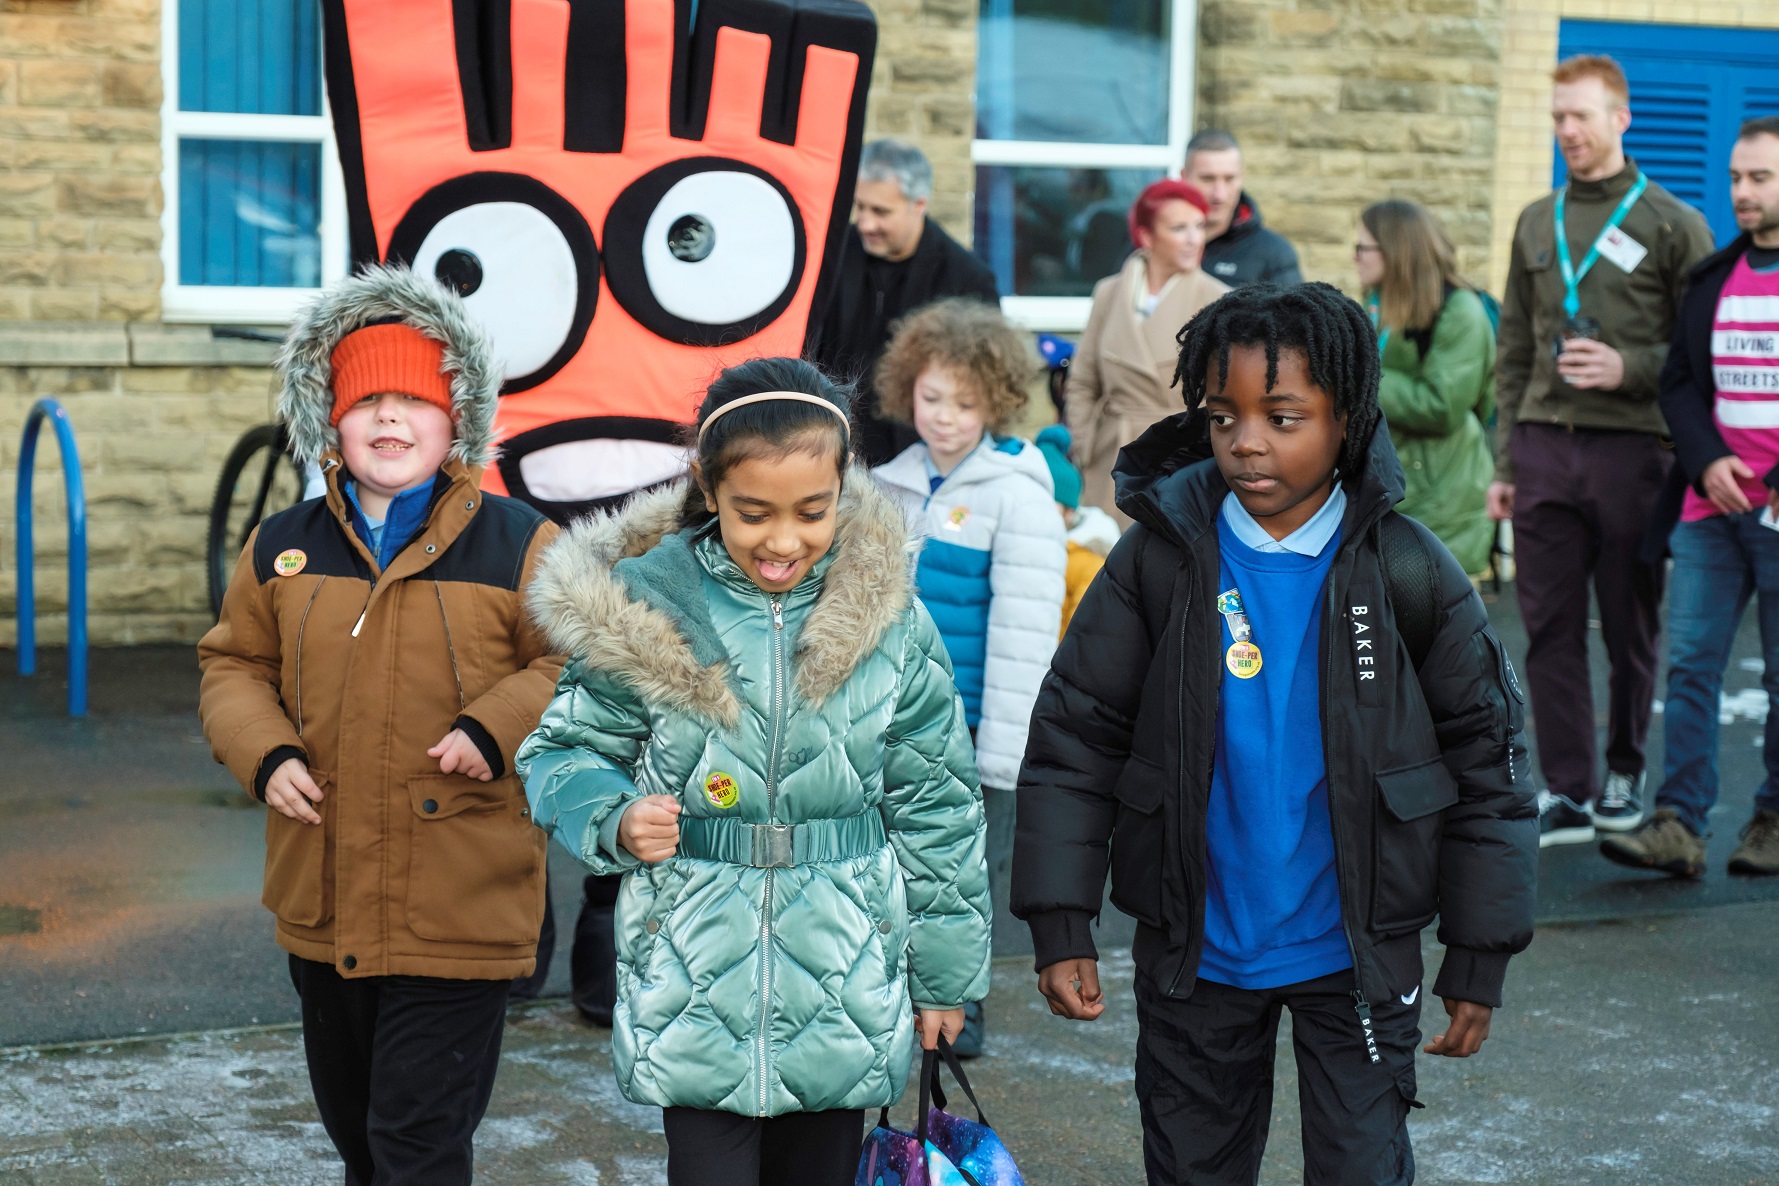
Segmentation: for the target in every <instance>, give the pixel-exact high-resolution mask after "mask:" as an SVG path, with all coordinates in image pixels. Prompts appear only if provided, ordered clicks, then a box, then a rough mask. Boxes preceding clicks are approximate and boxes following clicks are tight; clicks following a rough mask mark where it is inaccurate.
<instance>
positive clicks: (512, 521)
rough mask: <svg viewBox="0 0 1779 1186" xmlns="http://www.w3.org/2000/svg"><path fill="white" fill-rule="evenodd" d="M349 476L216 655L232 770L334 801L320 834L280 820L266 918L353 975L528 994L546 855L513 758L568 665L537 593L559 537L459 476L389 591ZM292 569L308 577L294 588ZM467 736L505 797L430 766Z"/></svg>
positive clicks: (256, 561) (285, 527)
mask: <svg viewBox="0 0 1779 1186" xmlns="http://www.w3.org/2000/svg"><path fill="white" fill-rule="evenodd" d="M341 472H342V471H341V470H340V468H339V467H338V466H335V467H333V468H332V469H330V470H329V472H328V479H329V480H328V491H327V497H326V499H325V500H321V501H318V502H311V503H304V504H301V505H299V506H296V507H294V508H292V509H291V510H289V511H286V512H284V513H283V514H281V515H275V516H273V517H272V518H270V519H268V520H266V522H265V523H264V524H262V525H261V526H260V528H259V530H258V531H257V532H255V534H254V537H253V539H252V540H251V541H250V542H249V544H248V546H247V549H246V551H245V552H243V554H242V556H241V561H240V563H239V565H237V567H236V569H235V576H234V579H233V580H232V581H231V582H230V584H229V590H228V594H227V596H226V597H225V598H224V600H223V610H222V620H221V621H220V622H218V623H217V625H216V627H215V628H214V629H212V630H211V631H210V633H209V634H207V635H205V637H204V640H203V642H202V643H200V644H199V648H198V650H199V655H200V657H201V661H202V665H203V669H204V681H203V693H202V697H201V700H200V703H199V711H200V713H201V714H202V716H203V722H204V733H205V735H206V736H207V737H208V738H209V739H210V744H211V747H212V749H213V750H214V752H215V754H216V757H217V760H218V761H220V762H223V763H225V764H226V765H227V766H228V768H229V772H230V773H232V774H233V775H234V776H235V778H236V779H238V780H239V781H240V782H241V784H242V785H243V786H244V787H246V788H248V789H249V791H252V792H255V793H256V794H257V793H260V792H263V787H264V775H269V774H270V769H266V770H264V771H263V772H262V766H265V765H267V759H268V758H274V757H275V758H276V761H278V762H282V761H283V760H284V759H285V758H287V757H295V756H302V757H303V758H304V760H305V761H306V762H307V763H308V766H309V771H310V774H311V776H312V777H313V778H314V779H315V781H316V783H317V784H318V785H319V786H320V787H321V789H322V791H323V793H324V797H323V799H322V800H321V802H320V803H319V804H317V805H316V811H317V812H318V813H319V814H320V816H321V820H322V822H321V826H319V827H317V826H315V825H313V824H305V823H301V822H299V821H297V820H292V819H288V818H286V817H285V816H283V815H281V814H279V813H278V812H276V811H268V812H267V815H266V879H265V891H264V894H263V896H262V898H261V900H262V901H263V902H264V903H265V905H266V907H267V908H268V909H270V910H271V911H272V912H273V913H274V914H276V915H277V916H278V944H279V946H281V947H283V948H284V949H285V950H286V951H289V952H291V953H292V954H293V955H298V956H301V957H302V958H304V959H310V960H317V961H320V962H323V963H329V964H333V965H335V967H336V968H337V969H338V970H339V971H340V973H341V974H342V975H344V976H349V977H350V976H389V975H402V976H443V977H448V978H452V979H463V980H498V979H506V978H508V977H512V976H521V975H525V974H528V973H529V972H531V970H532V968H533V966H534V955H535V950H536V946H537V933H538V926H539V924H540V923H541V922H542V921H543V910H544V877H543V872H544V849H545V839H546V838H545V836H544V833H543V832H542V831H540V830H539V829H537V828H535V827H533V826H532V824H531V813H530V811H529V810H528V808H527V805H526V802H525V789H524V787H523V786H522V785H521V784H520V782H519V779H518V777H517V776H516V775H514V774H513V756H514V754H515V753H516V752H517V751H518V748H519V743H520V742H522V741H524V740H525V738H526V736H527V735H529V734H530V732H531V731H532V730H533V729H534V728H536V727H537V722H538V718H539V717H540V716H541V715H542V714H543V710H544V708H545V707H546V706H548V704H549V702H550V697H551V696H552V694H553V693H554V691H555V687H556V677H557V675H558V674H559V672H560V670H561V666H562V664H561V660H560V659H559V658H557V657H556V656H553V655H550V654H548V653H547V651H548V648H547V647H546V645H545V643H544V641H543V639H542V638H541V637H540V636H539V634H538V633H537V631H536V630H535V629H533V628H532V626H531V624H530V622H529V620H528V619H527V618H526V617H525V614H524V610H523V605H522V596H521V590H522V589H523V588H524V587H525V586H526V585H527V584H528V582H529V581H530V578H531V573H532V570H533V568H534V567H535V565H536V562H537V557H538V555H539V554H540V553H541V552H542V551H543V548H544V547H545V545H547V544H548V543H549V542H550V541H551V540H553V539H554V538H555V535H556V528H555V527H554V526H553V525H552V524H549V523H547V522H545V521H544V520H543V519H542V517H541V516H539V515H537V514H536V512H534V511H532V510H530V508H528V507H526V506H524V505H523V504H521V503H517V502H513V501H511V500H508V499H504V498H498V497H494V496H489V495H485V494H483V493H482V492H481V491H480V490H479V489H478V488H477V482H478V480H479V478H480V474H481V470H480V469H479V468H476V467H467V466H464V465H462V464H461V463H460V462H449V463H447V465H446V469H445V474H446V476H447V478H448V480H449V484H448V486H447V487H446V488H445V489H443V490H442V491H441V492H440V493H438V494H437V495H435V501H434V504H433V508H432V514H431V516H430V517H429V519H428V520H427V523H426V526H425V527H423V528H422V529H421V531H420V534H419V535H417V536H415V538H414V540H413V541H412V542H411V543H409V544H408V545H407V547H405V548H404V549H402V551H401V552H400V553H399V554H398V555H397V556H396V557H395V559H394V560H393V561H392V562H391V564H390V566H389V569H388V570H387V571H385V572H382V573H381V574H378V573H377V568H376V563H375V561H374V559H373V557H372V556H371V554H370V552H369V550H368V549H366V548H365V546H364V544H363V543H362V542H361V541H360V540H359V539H358V537H357V536H356V535H355V534H353V532H352V529H351V527H350V526H349V525H348V523H347V520H346V503H345V496H344V494H343V493H342V491H341V490H340V481H339V475H340V474H341ZM441 485H444V483H441ZM293 550H294V551H300V552H302V553H303V567H302V570H301V571H300V572H296V573H294V574H293V575H290V576H283V575H280V574H279V571H278V567H279V566H278V558H279V557H280V556H288V555H289V554H290V553H291V552H292V551H293ZM360 613H362V614H363V615H364V622H363V625H362V626H360V627H359V628H358V630H357V634H356V636H355V635H354V631H353V627H354V625H355V624H356V623H357V622H358V619H359V615H360ZM460 718H467V722H466V723H465V729H466V732H468V733H469V734H470V736H471V737H472V738H474V739H476V740H477V741H478V742H479V743H480V744H481V746H482V748H484V750H486V749H487V748H489V742H490V741H492V748H493V749H494V750H495V751H496V752H495V753H494V754H485V756H488V757H489V758H490V759H493V758H496V757H498V759H499V761H498V762H496V761H493V760H491V761H490V763H489V764H490V766H491V767H492V768H494V769H495V770H496V771H497V774H498V777H496V778H495V779H494V781H492V782H479V781H477V780H476V779H473V778H469V777H467V776H466V775H462V774H440V773H439V763H438V759H436V758H429V757H427V755H426V751H427V750H428V749H430V748H432V747H433V746H434V745H436V744H438V742H439V740H440V739H441V738H443V737H444V736H445V734H447V733H449V732H450V731H451V730H452V728H453V727H456V726H457V725H458V723H459V720H460ZM478 726H479V730H478V728H477V727H478ZM287 750H288V751H294V752H284V751H287Z"/></svg>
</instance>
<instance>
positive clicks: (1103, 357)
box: [1064, 180, 1229, 527]
mask: <svg viewBox="0 0 1779 1186" xmlns="http://www.w3.org/2000/svg"><path fill="white" fill-rule="evenodd" d="M1209 208H1210V203H1209V202H1207V201H1206V200H1205V196H1204V194H1202V193H1200V192H1199V191H1198V190H1197V189H1196V188H1194V187H1193V186H1190V185H1188V184H1186V183H1185V182H1184V181H1173V180H1165V181H1157V182H1155V183H1154V184H1152V185H1150V186H1149V187H1148V188H1147V189H1145V190H1144V191H1143V192H1142V193H1141V194H1139V195H1137V200H1136V201H1135V202H1134V203H1132V205H1131V208H1130V237H1131V241H1132V242H1133V243H1134V244H1135V245H1136V251H1135V252H1133V253H1132V254H1131V257H1130V258H1129V259H1127V260H1125V262H1124V267H1123V268H1121V269H1120V270H1119V271H1118V272H1117V274H1115V275H1112V276H1107V277H1106V278H1105V279H1104V280H1101V281H1100V282H1099V283H1098V284H1096V285H1094V289H1093V311H1092V313H1090V314H1089V315H1088V318H1087V329H1086V330H1085V331H1084V332H1083V333H1082V335H1081V341H1080V344H1079V345H1078V346H1077V347H1076V350H1075V357H1074V361H1073V362H1072V363H1070V365H1069V379H1068V386H1067V388H1066V389H1065V394H1064V403H1065V405H1066V407H1067V410H1068V411H1067V415H1068V422H1069V431H1070V433H1071V434H1072V435H1073V436H1074V442H1075V443H1074V450H1073V453H1074V459H1075V463H1076V464H1077V465H1079V466H1080V467H1081V502H1082V505H1084V506H1085V505H1088V504H1091V505H1093V506H1097V507H1099V508H1100V509H1101V510H1103V511H1105V512H1107V513H1108V514H1111V515H1113V516H1114V517H1116V518H1117V520H1118V524H1119V526H1120V527H1126V526H1129V525H1130V520H1129V519H1127V518H1125V517H1124V516H1123V515H1121V514H1119V513H1118V509H1117V507H1115V506H1114V505H1113V504H1112V462H1113V461H1114V460H1116V459H1117V457H1118V450H1119V449H1121V448H1122V447H1124V446H1125V445H1127V444H1129V443H1130V442H1131V441H1133V440H1135V439H1136V438H1137V437H1138V436H1139V435H1141V433H1142V432H1143V430H1144V429H1146V428H1148V427H1149V426H1150V425H1151V424H1154V423H1155V422H1156V421H1157V420H1160V419H1161V418H1162V417H1164V416H1171V415H1173V414H1174V413H1175V412H1178V411H1180V410H1181V408H1182V405H1181V403H1180V399H1179V395H1178V393H1175V392H1172V391H1170V390H1169V388H1170V387H1171V386H1172V384H1173V378H1174V364H1175V362H1176V361H1177V360H1178V358H1179V348H1178V347H1177V346H1176V345H1175V342H1174V338H1175V336H1176V335H1177V334H1178V333H1179V332H1180V328H1181V327H1182V326H1184V325H1185V324H1186V323H1187V322H1188V321H1190V320H1191V319H1192V315H1193V314H1195V313H1197V312H1198V311H1199V310H1200V309H1202V308H1204V307H1205V306H1206V305H1208V304H1210V303H1211V302H1212V301H1214V300H1216V299H1217V298H1218V297H1220V296H1222V295H1223V294H1224V293H1226V292H1228V291H1229V286H1228V285H1226V284H1224V283H1223V282H1222V281H1220V280H1217V279H1215V278H1214V277H1211V276H1208V275H1206V274H1205V273H1204V272H1203V271H1201V270H1200V269H1199V266H1198V265H1199V260H1200V258H1201V257H1202V256H1203V255H1204V247H1205V213H1206V212H1207V211H1208V210H1209Z"/></svg>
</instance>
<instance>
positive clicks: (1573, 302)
mask: <svg viewBox="0 0 1779 1186" xmlns="http://www.w3.org/2000/svg"><path fill="white" fill-rule="evenodd" d="M1648 188H1649V178H1648V176H1647V175H1645V174H1642V173H1639V174H1638V175H1637V180H1636V182H1635V183H1633V184H1632V186H1631V189H1630V192H1628V193H1627V194H1625V196H1624V197H1623V198H1622V199H1620V200H1619V203H1618V209H1616V210H1614V211H1613V212H1612V217H1611V218H1609V219H1607V220H1606V225H1605V226H1603V227H1601V228H1600V233H1599V234H1598V235H1595V236H1594V245H1593V246H1592V247H1590V248H1588V253H1587V255H1586V256H1584V257H1583V258H1582V261H1581V267H1580V268H1577V267H1576V266H1575V263H1574V261H1573V260H1572V259H1571V258H1570V256H1569V233H1568V228H1567V226H1566V225H1565V224H1564V222H1563V209H1564V207H1565V205H1567V203H1568V200H1569V187H1568V186H1566V185H1565V186H1564V187H1563V188H1562V189H1560V190H1558V191H1557V266H1558V267H1560V268H1561V269H1562V271H1563V312H1564V313H1566V314H1568V315H1569V316H1570V317H1574V316H1575V315H1577V314H1578V313H1580V312H1581V291H1580V290H1581V281H1582V277H1584V276H1586V275H1587V274H1588V273H1589V272H1591V271H1593V269H1594V264H1596V263H1597V262H1599V259H1600V244H1601V243H1602V242H1603V241H1604V240H1605V238H1606V236H1607V235H1610V234H1611V233H1612V232H1613V231H1615V230H1617V229H1618V228H1619V225H1620V224H1621V223H1623V222H1624V220H1625V215H1627V214H1629V213H1630V212H1631V207H1632V206H1635V205H1636V204H1637V199H1638V198H1640V197H1642V196H1643V191H1644V190H1646V189H1648Z"/></svg>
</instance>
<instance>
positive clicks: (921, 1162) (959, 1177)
mask: <svg viewBox="0 0 1779 1186" xmlns="http://www.w3.org/2000/svg"><path fill="white" fill-rule="evenodd" d="M941 1057H943V1058H944V1060H945V1064H946V1065H947V1066H948V1067H950V1068H951V1074H952V1076H953V1077H954V1078H955V1079H956V1080H957V1084H958V1086H959V1087H961V1088H963V1091H964V1095H965V1096H966V1097H967V1098H968V1099H969V1101H970V1105H971V1106H972V1107H974V1108H975V1109H976V1119H974V1120H969V1119H966V1118H965V1117H962V1116H953V1115H952V1114H951V1113H950V1112H948V1111H946V1110H945V1102H946V1101H945V1092H944V1089H943V1088H942V1087H941V1086H940V1084H939V1059H940V1058H941ZM853 1186H1025V1179H1023V1178H1021V1177H1020V1176H1019V1169H1018V1167H1017V1166H1015V1165H1014V1164H1013V1155H1012V1154H1010V1153H1008V1152H1007V1147H1006V1146H1005V1145H1003V1144H1001V1138H1000V1137H998V1136H996V1135H995V1131H994V1129H993V1128H991V1127H989V1123H988V1119H987V1118H986V1117H984V1116H983V1114H982V1105H981V1104H979V1103H977V1102H976V1093H975V1092H974V1091H972V1090H971V1089H970V1080H969V1078H968V1077H967V1076H965V1074H964V1068H963V1064H961V1063H960V1062H958V1059H957V1055H955V1054H953V1053H952V1052H951V1044H950V1043H949V1042H947V1041H946V1040H945V1039H944V1037H941V1038H940V1039H939V1049H938V1050H937V1051H933V1050H927V1051H923V1052H922V1054H921V1059H920V1111H919V1113H918V1118H917V1120H916V1122H915V1130H914V1131H913V1132H911V1133H908V1132H902V1131H900V1130H898V1129H896V1128H893V1127H891V1126H890V1118H889V1109H888V1108H885V1109H883V1111H882V1112H880V1113H879V1114H878V1117H877V1127H876V1128H874V1129H872V1130H871V1135H870V1136H868V1137H866V1138H865V1147H864V1149H863V1150H862V1151H861V1152H860V1154H859V1172H858V1176H857V1177H856V1178H854V1179H853Z"/></svg>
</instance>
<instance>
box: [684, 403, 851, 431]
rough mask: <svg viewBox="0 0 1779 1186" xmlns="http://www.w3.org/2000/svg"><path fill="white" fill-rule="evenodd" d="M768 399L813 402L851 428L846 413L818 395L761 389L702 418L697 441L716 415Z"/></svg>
mask: <svg viewBox="0 0 1779 1186" xmlns="http://www.w3.org/2000/svg"><path fill="white" fill-rule="evenodd" d="M769 399H789V400H796V401H797V402H798V403H802V404H814V405H815V406H816V407H818V408H826V409H827V410H828V411H830V412H832V413H834V415H836V416H838V417H840V423H841V424H842V425H843V426H844V429H845V431H847V432H851V430H852V424H851V423H850V422H849V421H848V420H847V418H846V413H845V412H843V411H841V410H840V409H839V408H838V407H836V406H835V405H834V404H831V403H829V402H828V401H827V400H825V399H823V398H822V397H821V396H819V395H810V394H808V393H807V392H803V391H762V392H760V393H759V394H758V395H744V396H742V397H741V398H740V399H736V400H730V401H729V402H728V403H726V404H724V405H723V406H722V407H720V408H718V409H717V410H716V411H714V412H712V413H711V414H710V415H708V416H706V417H705V418H704V423H703V424H700V425H699V426H698V443H699V444H703V443H704V434H705V433H707V432H709V431H710V426H711V425H713V424H715V423H716V422H717V417H719V416H722V415H724V414H725V413H728V412H733V411H734V410H735V409H736V408H745V407H747V406H748V405H749V404H763V403H765V402H766V401H767V400H769Z"/></svg>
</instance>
